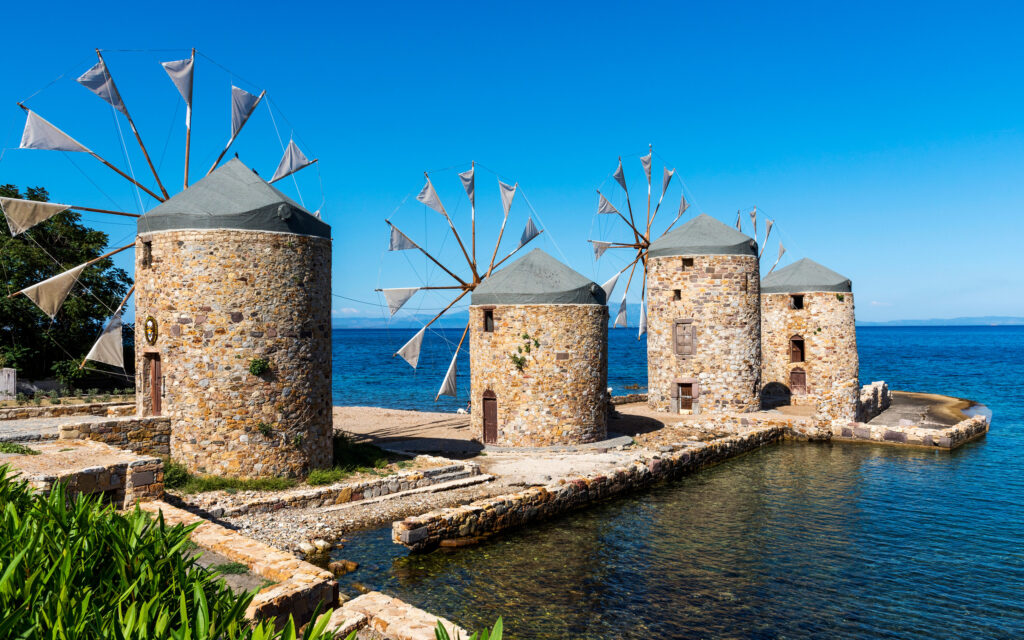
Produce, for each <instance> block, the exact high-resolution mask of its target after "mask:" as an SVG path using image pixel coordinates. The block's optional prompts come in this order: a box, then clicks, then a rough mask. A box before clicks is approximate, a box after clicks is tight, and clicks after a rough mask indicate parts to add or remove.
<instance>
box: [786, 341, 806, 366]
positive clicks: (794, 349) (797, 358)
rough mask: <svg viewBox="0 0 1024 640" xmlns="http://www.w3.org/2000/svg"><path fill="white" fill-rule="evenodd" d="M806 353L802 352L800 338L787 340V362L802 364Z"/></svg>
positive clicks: (802, 343) (802, 342)
mask: <svg viewBox="0 0 1024 640" xmlns="http://www.w3.org/2000/svg"><path fill="white" fill-rule="evenodd" d="M804 356H806V352H805V351H804V339H803V338H801V337H800V336H793V337H792V338H790V339H789V361H790V362H803V361H804Z"/></svg>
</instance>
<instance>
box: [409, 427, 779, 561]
mask: <svg viewBox="0 0 1024 640" xmlns="http://www.w3.org/2000/svg"><path fill="white" fill-rule="evenodd" d="M783 436H784V429H782V428H781V427H764V428H758V429H751V430H749V431H747V432H746V433H742V434H737V435H734V436H729V437H725V438H719V439H717V440H713V441H710V442H699V443H692V444H687V445H685V446H681V447H680V448H679V449H676V450H674V451H670V452H666V453H654V454H651V453H644V454H642V455H641V457H639V458H638V459H637V460H634V461H633V462H632V463H630V464H629V465H628V466H625V467H619V468H617V469H615V470H614V471H613V472H611V473H608V474H597V475H591V476H587V477H579V478H574V479H570V480H568V481H566V480H560V481H559V482H556V483H552V484H549V485H547V486H543V487H531V488H529V489H526V490H524V491H521V492H517V493H511V494H506V495H502V496H497V497H494V498H486V499H484V500H478V501H476V502H473V503H472V504H469V505H466V506H461V507H452V508H448V509H440V510H437V511H431V512H429V513H425V514H423V515H420V516H413V517H410V518H406V519H404V520H399V521H398V522H395V523H394V524H393V525H392V540H393V541H394V542H395V543H397V544H401V545H405V546H406V547H408V548H410V549H412V550H414V551H424V550H428V549H432V548H434V547H437V546H438V545H440V544H441V543H442V542H443V541H447V540H457V539H459V538H471V537H475V536H481V535H486V534H491V533H495V532H498V531H503V530H505V529H510V528H513V527H518V526H522V525H525V524H530V523H533V522H537V521H540V520H546V519H548V518H552V517H554V516H557V515H560V514H562V513H565V512H567V511H571V510H573V509H577V508H580V507H583V506H586V505H588V504H590V503H592V502H595V501H597V500H603V499H605V498H609V497H612V496H617V495H621V494H624V493H626V492H629V491H633V490H636V489H642V488H645V487H648V486H650V485H652V484H654V483H656V482H660V481H663V480H669V479H672V478H676V477H679V476H681V475H683V474H686V473H691V472H694V471H697V470H698V469H702V468H704V467H707V466H710V465H713V464H716V463H719V462H722V461H723V460H727V459H729V458H732V457H735V456H738V455H740V454H742V453H746V452H747V451H751V450H753V449H757V448H759V447H762V446H764V445H766V444H769V443H772V442H777V441H779V440H781V439H782V438H783Z"/></svg>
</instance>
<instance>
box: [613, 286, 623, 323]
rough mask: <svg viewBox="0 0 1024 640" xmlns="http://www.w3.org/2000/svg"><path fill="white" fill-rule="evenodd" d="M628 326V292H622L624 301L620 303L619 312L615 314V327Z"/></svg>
mask: <svg viewBox="0 0 1024 640" xmlns="http://www.w3.org/2000/svg"><path fill="white" fill-rule="evenodd" d="M620 325H621V326H623V327H624V326H626V294H622V303H621V304H620V305H619V312H618V313H617V314H616V315H615V322H614V323H613V324H612V326H613V327H618V326H620Z"/></svg>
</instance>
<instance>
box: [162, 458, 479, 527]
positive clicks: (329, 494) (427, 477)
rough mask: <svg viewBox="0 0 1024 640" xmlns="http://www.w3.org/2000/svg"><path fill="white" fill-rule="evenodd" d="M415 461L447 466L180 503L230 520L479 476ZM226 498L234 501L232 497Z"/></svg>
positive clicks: (461, 466)
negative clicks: (238, 497)
mask: <svg viewBox="0 0 1024 640" xmlns="http://www.w3.org/2000/svg"><path fill="white" fill-rule="evenodd" d="M418 458H422V459H433V460H444V461H445V462H447V463H449V464H445V465H443V466H438V467H434V468H431V469H420V470H415V471H401V472H399V473H396V474H394V475H390V476H384V477H382V478H374V479H372V480H366V481H362V482H348V483H345V482H338V483H335V484H331V485H326V486H322V487H311V488H308V489H302V490H300V491H281V492H273V493H269V494H268V493H266V492H254V495H253V497H252V498H251V499H248V500H242V501H237V500H231V501H230V502H228V503H227V504H220V501H221V500H222V496H219V495H216V494H214V495H209V494H197V495H186V496H182V498H181V500H182V502H183V503H185V504H186V505H187V506H188V507H189V508H191V509H199V510H203V511H206V512H208V513H210V514H211V515H214V516H216V517H218V518H219V517H232V516H239V515H245V514H248V513H269V512H271V511H277V510H279V509H305V508H311V507H312V508H315V507H330V506H333V505H338V504H345V503H348V502H358V501H360V500H368V499H370V498H379V497H383V496H386V495H390V494H394V493H401V492H403V491H410V490H412V489H419V488H423V487H429V486H431V485H434V484H440V483H444V482H451V481H452V480H462V479H465V478H470V477H473V476H478V475H480V465H478V464H476V463H475V462H458V463H452V461H450V460H446V459H444V458H433V457H432V456H418ZM229 497H231V498H234V496H229Z"/></svg>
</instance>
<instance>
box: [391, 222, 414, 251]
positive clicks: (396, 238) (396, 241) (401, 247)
mask: <svg viewBox="0 0 1024 640" xmlns="http://www.w3.org/2000/svg"><path fill="white" fill-rule="evenodd" d="M415 248H416V243H415V242H413V241H412V240H410V239H409V236H407V235H405V234H404V233H402V232H401V231H399V230H398V227H396V226H394V225H391V242H390V243H389V244H388V251H405V250H406V249H415Z"/></svg>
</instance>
